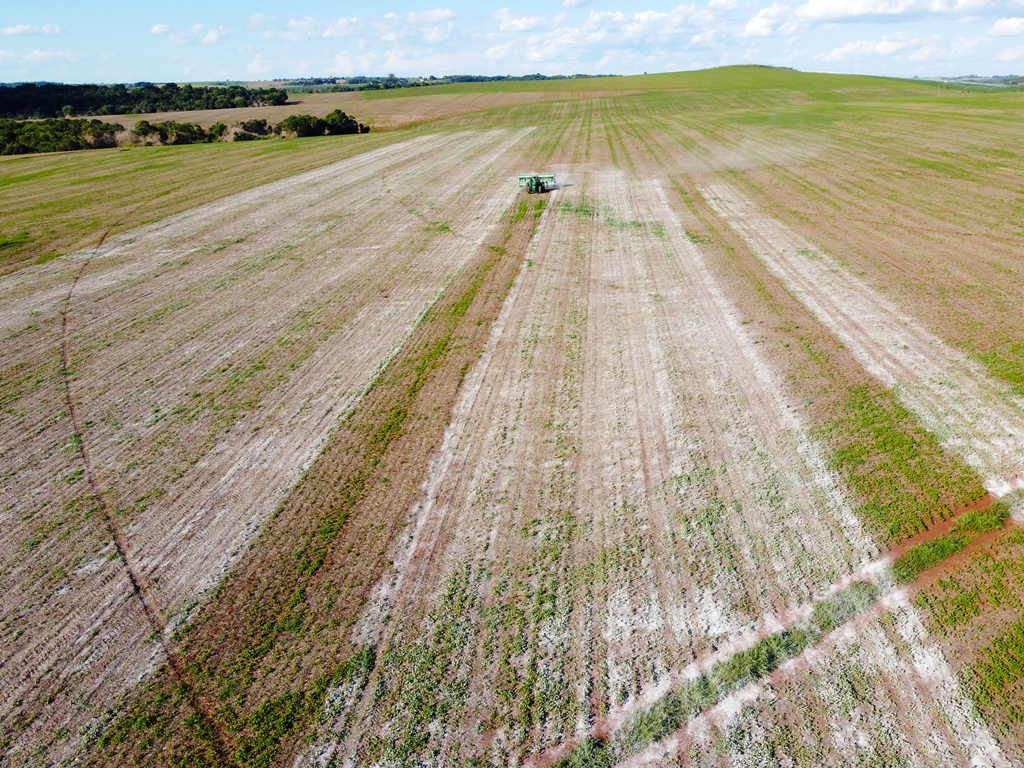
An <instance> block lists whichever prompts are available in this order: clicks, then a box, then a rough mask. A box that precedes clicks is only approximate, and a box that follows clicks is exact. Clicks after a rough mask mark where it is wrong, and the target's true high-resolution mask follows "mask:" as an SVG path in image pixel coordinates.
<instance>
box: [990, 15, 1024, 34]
mask: <svg viewBox="0 0 1024 768" xmlns="http://www.w3.org/2000/svg"><path fill="white" fill-rule="evenodd" d="M985 34H988V35H996V36H1003V35H1024V19H1022V18H1020V17H1019V16H1014V17H1011V18H1006V19H999V20H997V21H996V23H995V24H993V25H992V28H991V29H990V30H989V31H988V32H986V33H985Z"/></svg>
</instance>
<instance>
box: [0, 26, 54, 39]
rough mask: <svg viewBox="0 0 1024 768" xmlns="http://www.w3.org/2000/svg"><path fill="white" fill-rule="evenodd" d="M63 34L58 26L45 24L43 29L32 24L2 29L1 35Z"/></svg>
mask: <svg viewBox="0 0 1024 768" xmlns="http://www.w3.org/2000/svg"><path fill="white" fill-rule="evenodd" d="M60 32H61V29H60V27H58V26H57V25H56V24H43V26H41V27H37V26H34V25H32V24H15V25H14V26H11V27H4V28H3V29H0V34H4V35H47V36H49V35H59V34H60Z"/></svg>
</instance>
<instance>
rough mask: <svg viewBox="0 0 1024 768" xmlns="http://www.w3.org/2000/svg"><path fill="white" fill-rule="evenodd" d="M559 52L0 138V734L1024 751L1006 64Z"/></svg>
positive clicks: (782, 750)
mask: <svg viewBox="0 0 1024 768" xmlns="http://www.w3.org/2000/svg"><path fill="white" fill-rule="evenodd" d="M573 87H575V86H573ZM581 87H582V86H581ZM586 89H587V90H586V91H577V90H573V89H570V87H569V86H568V85H566V84H565V83H563V82H561V81H559V82H556V83H523V82H516V83H485V84H464V85H458V86H439V87H437V88H432V89H429V91H428V90H427V89H410V90H408V91H404V92H403V91H390V92H378V93H374V94H372V95H371V94H366V95H363V94H311V95H309V97H308V98H310V99H323V100H324V104H323V105H321V106H322V107H323V109H324V111H330V109H334V108H338V107H339V105H340V106H341V108H344V109H345V110H346V111H347V112H349V114H353V115H354V116H355V117H356V118H357V119H359V120H362V121H366V119H367V118H368V117H372V118H374V119H378V120H379V121H380V122H379V123H377V124H376V127H381V126H383V127H385V128H387V129H391V130H381V131H379V132H375V133H372V134H369V135H365V136H341V137H323V138H310V139H294V140H292V139H281V140H275V141H273V142H248V143H245V144H238V145H232V144H221V145H206V146H201V147H199V146H196V147H136V148H132V149H127V150H110V151H93V152H88V153H73V154H67V155H63V156H45V157H44V156H39V157H21V158H14V159H3V160H0V206H3V210H4V211H5V214H4V216H3V218H0V333H2V334H3V336H2V338H3V343H2V346H0V366H2V370H3V375H2V377H0V399H2V405H3V409H2V411H3V415H2V417H0V432H2V434H3V439H2V440H0V446H2V448H0V467H2V471H3V474H2V488H3V493H2V498H3V502H2V506H0V521H2V524H3V530H4V532H5V535H4V536H3V537H2V538H0V562H2V568H0V640H2V642H0V670H3V673H2V675H0V689H2V694H3V696H2V698H0V749H2V750H3V752H2V754H3V758H2V762H3V763H4V764H9V765H12V766H34V765H54V766H58V765H81V766H107V765H136V764H147V765H168V766H222V765H227V766H238V767H239V768H240V767H241V766H307V765H308V766H349V765H367V766H370V765H380V766H404V765H436V766H452V765H459V766H463V765H464V766H470V765H495V766H505V765H516V766H538V767H539V766H585V765H593V766H610V765H695V766H696V765H700V766H704V765H779V766H791V765H808V766H812V765H813V766H816V765H850V764H864V765H894V766H895V765H914V766H917V765H921V766H947V765H964V766H966V765H976V766H1013V765H1024V684H1022V683H1021V680H1022V679H1024V627H1022V618H1021V611H1022V608H1024V532H1022V531H1021V530H1020V528H1019V526H1020V525H1021V524H1024V340H1022V329H1024V280H1022V277H1024V275H1022V274H1021V273H1022V271H1024V262H1022V260H1021V255H1022V254H1024V197H1022V195H1024V190H1022V189H1021V188H1020V179H1021V173H1022V171H1024V153H1022V151H1021V149H1020V147H1021V146H1024V143H1022V141H1021V139H1022V138H1024V120H1022V119H1021V118H1022V117H1024V94H1020V93H1012V92H1007V93H1001V92H997V91H985V92H981V91H974V90H964V89H962V88H950V87H945V86H940V85H937V84H928V83H919V82H908V81H897V80H885V79H873V78H858V77H845V76H843V77H840V76H828V75H812V74H803V73H798V72H792V71H785V70H772V69H768V68H759V67H738V68H723V69H717V70H708V71H704V72H694V73H678V74H672V75H657V76H645V77H637V78H614V79H608V80H607V81H600V80H599V81H587V82H586ZM304 98H305V97H304ZM341 100H344V104H341ZM328 102H329V103H328ZM328 107H329V108H328ZM285 109H288V108H287V107H286V108H285ZM291 109H292V111H293V112H294V111H295V110H294V108H291ZM249 112H252V110H247V116H249V115H248V113H249ZM176 119H188V120H195V119H196V118H195V117H187V116H186V118H181V117H176ZM204 119H209V121H210V122H213V121H215V120H217V119H224V118H223V116H218V115H216V114H213V113H211V114H210V115H208V116H204ZM965 137H969V138H968V139H965ZM527 171H537V172H544V173H553V174H555V176H556V178H557V181H558V184H557V187H556V188H555V189H553V190H552V191H550V192H548V193H546V194H541V195H528V194H526V192H525V191H522V190H520V189H519V188H518V187H517V185H516V178H517V176H518V175H519V174H520V173H524V172H527ZM64 190H66V191H64ZM114 201H116V202H114Z"/></svg>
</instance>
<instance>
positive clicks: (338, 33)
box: [321, 16, 360, 37]
mask: <svg viewBox="0 0 1024 768" xmlns="http://www.w3.org/2000/svg"><path fill="white" fill-rule="evenodd" d="M359 27H360V23H359V19H358V18H356V17H354V16H353V17H351V18H345V17H344V16H343V17H342V18H340V19H338V20H337V21H336V22H334V23H333V24H331V25H329V26H328V27H327V29H325V30H324V31H323V34H322V35H321V37H349V36H350V35H354V34H355V33H356V32H358V30H359Z"/></svg>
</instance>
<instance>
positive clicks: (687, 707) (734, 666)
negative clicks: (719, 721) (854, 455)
mask: <svg viewBox="0 0 1024 768" xmlns="http://www.w3.org/2000/svg"><path fill="white" fill-rule="evenodd" d="M877 597H878V587H876V586H875V585H874V584H869V583H867V582H859V581H858V582H854V583H853V584H851V585H850V587H849V588H848V589H846V590H844V591H842V592H838V593H836V594H834V595H832V596H830V597H828V598H826V599H825V600H822V601H821V602H819V603H818V604H817V605H815V607H814V612H813V614H812V615H811V618H810V619H809V620H808V621H807V622H806V623H804V624H802V625H798V626H795V627H792V628H790V629H787V630H784V631H782V632H776V633H775V634H772V635H769V636H768V637H765V638H763V639H762V640H759V641H758V642H757V643H756V644H755V645H754V646H753V647H751V648H748V649H747V650H745V651H740V652H739V653H737V654H735V655H733V656H731V657H730V658H728V659H726V660H725V661H721V662H719V663H718V664H715V665H714V666H713V667H712V668H711V669H710V670H709V671H708V672H706V673H705V674H702V675H700V676H699V677H696V678H694V679H692V680H685V681H683V682H682V683H681V684H680V685H678V686H676V687H675V688H673V689H672V690H671V691H669V692H668V693H666V694H665V695H664V696H662V697H661V698H660V699H658V700H657V701H655V702H654V703H653V704H651V705H649V706H648V707H646V708H645V709H642V710H640V711H639V712H637V713H636V714H634V715H632V716H631V717H630V718H629V719H628V720H626V722H625V723H623V725H622V727H621V728H620V729H619V730H618V732H617V733H615V735H614V738H613V739H612V740H611V741H607V740H604V739H599V738H596V737H592V738H588V739H586V740H585V741H583V742H582V743H581V744H579V745H578V746H577V747H576V748H574V749H573V750H572V751H571V752H570V753H569V754H568V755H566V756H565V757H563V758H562V759H561V760H559V761H558V762H557V763H556V764H555V766H556V768H582V766H595V767H596V766H602V767H603V766H609V765H613V764H615V763H617V762H619V761H620V760H622V759H624V758H625V757H626V756H628V755H631V754H635V753H637V752H639V751H640V750H642V749H643V748H644V747H646V746H648V745H649V744H653V743H655V742H657V741H660V740H661V739H663V738H665V737H666V736H668V735H670V734H672V733H675V732H676V731H678V730H679V729H680V728H682V727H683V726H684V725H685V724H686V723H687V722H688V721H689V720H692V719H693V718H694V717H696V716H697V715H699V714H700V713H701V712H703V711H705V710H707V709H710V708H711V707H713V706H714V705H715V704H717V703H718V702H720V701H721V700H722V699H724V698H725V697H726V696H728V695H729V694H730V693H732V692H733V691H736V690H739V689H740V688H743V687H744V686H746V685H749V684H750V683H753V682H755V681H757V680H759V679H761V678H763V677H765V676H766V675H768V674H770V673H771V672H773V671H774V670H776V669H778V668H779V667H780V666H781V665H782V664H783V663H785V662H786V661H788V660H789V659H792V658H793V657H795V656H797V655H798V654H800V653H801V652H802V651H803V650H804V649H805V648H808V647H810V646H812V645H814V644H815V643H817V642H818V640H820V639H821V638H822V636H824V635H826V634H828V633H829V632H831V631H832V630H834V629H836V628H837V627H839V626H840V625H842V624H844V623H846V622H847V621H849V620H850V619H851V618H853V617H854V616H855V615H857V614H858V613H860V612H862V611H864V610H866V609H867V608H868V607H869V606H870V605H871V604H872V603H874V601H875V600H876V599H877Z"/></svg>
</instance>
